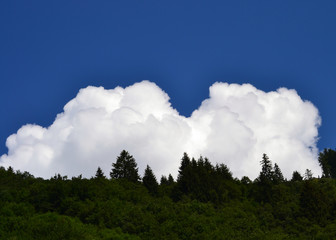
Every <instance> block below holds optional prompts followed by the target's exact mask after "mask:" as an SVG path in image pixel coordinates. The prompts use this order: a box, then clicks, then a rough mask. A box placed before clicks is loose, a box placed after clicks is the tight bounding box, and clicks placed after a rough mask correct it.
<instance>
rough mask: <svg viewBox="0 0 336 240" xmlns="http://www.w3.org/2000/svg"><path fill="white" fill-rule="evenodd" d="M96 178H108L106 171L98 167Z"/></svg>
mask: <svg viewBox="0 0 336 240" xmlns="http://www.w3.org/2000/svg"><path fill="white" fill-rule="evenodd" d="M95 178H97V179H102V178H106V177H105V175H104V173H103V170H102V169H101V168H100V167H98V169H97V171H96V175H95Z"/></svg>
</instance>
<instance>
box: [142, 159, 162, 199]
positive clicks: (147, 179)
mask: <svg viewBox="0 0 336 240" xmlns="http://www.w3.org/2000/svg"><path fill="white" fill-rule="evenodd" d="M142 182H143V184H144V186H145V187H146V188H147V189H148V191H149V192H150V193H151V194H153V195H156V194H157V193H158V187H159V184H158V182H157V181H156V177H155V175H154V173H153V171H152V169H151V168H150V167H149V166H148V165H147V167H146V169H145V173H144V176H143V178H142Z"/></svg>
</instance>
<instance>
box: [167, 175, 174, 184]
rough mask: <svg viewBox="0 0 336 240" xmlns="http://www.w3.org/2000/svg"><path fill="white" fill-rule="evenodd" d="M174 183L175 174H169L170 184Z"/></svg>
mask: <svg viewBox="0 0 336 240" xmlns="http://www.w3.org/2000/svg"><path fill="white" fill-rule="evenodd" d="M173 183H174V178H173V176H172V175H171V174H169V176H168V184H169V185H172V184H173Z"/></svg>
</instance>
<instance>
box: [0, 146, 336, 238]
mask: <svg viewBox="0 0 336 240" xmlns="http://www.w3.org/2000/svg"><path fill="white" fill-rule="evenodd" d="M318 162H319V164H320V166H321V169H322V172H323V175H322V176H321V177H319V178H314V177H313V176H312V173H311V171H310V170H309V169H307V170H306V172H305V173H299V172H297V171H295V172H293V175H292V178H291V179H285V178H284V177H283V175H282V173H281V169H280V166H278V165H277V164H276V163H274V164H273V163H272V161H271V160H270V159H269V157H268V156H267V155H266V154H263V156H261V158H260V173H259V175H258V177H257V178H256V179H254V180H251V179H249V178H248V177H246V176H245V177H242V178H241V179H238V178H235V177H234V176H232V173H231V172H230V169H229V167H228V166H226V165H225V164H216V165H213V164H212V163H211V162H210V161H209V159H207V158H203V157H200V158H199V159H194V158H190V157H189V156H188V154H187V153H184V155H183V156H182V158H181V161H180V167H179V171H178V177H177V179H174V178H173V177H172V176H171V175H168V176H162V177H161V178H160V179H159V180H158V179H156V177H155V174H154V173H153V171H152V169H151V168H150V166H147V168H146V169H145V171H144V173H143V176H142V177H140V175H139V172H138V167H137V163H136V160H135V158H134V157H133V156H132V155H131V154H130V153H128V152H127V151H125V150H123V151H122V152H121V153H120V155H119V156H117V158H116V160H115V161H112V162H111V172H110V173H109V176H105V174H104V173H103V171H102V169H101V168H100V167H98V169H96V170H95V169H93V174H94V173H95V175H94V176H93V177H92V178H90V179H87V178H83V177H82V176H81V175H79V176H77V177H72V178H71V179H69V178H68V177H67V176H61V175H60V174H57V175H55V176H53V177H51V178H50V179H42V178H38V177H34V176H33V175H31V174H30V173H28V172H20V171H19V170H14V169H13V168H11V167H9V168H7V169H5V168H3V167H1V168H0V239H13V240H14V239H28V240H29V239H35V240H36V239H46V240H48V239H167V240H168V239H169V240H173V239H200V240H201V239H202V240H204V239H336V151H334V150H332V149H325V150H324V151H322V152H321V153H320V154H319V157H318Z"/></svg>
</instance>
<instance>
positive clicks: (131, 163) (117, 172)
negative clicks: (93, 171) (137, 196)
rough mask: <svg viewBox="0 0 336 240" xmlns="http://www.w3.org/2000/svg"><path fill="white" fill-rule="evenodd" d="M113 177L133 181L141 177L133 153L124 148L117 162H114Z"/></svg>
mask: <svg viewBox="0 0 336 240" xmlns="http://www.w3.org/2000/svg"><path fill="white" fill-rule="evenodd" d="M110 176H111V178H114V179H127V180H128V181H131V182H137V181H138V180H139V179H140V176H139V174H138V168H137V163H136V162H135V159H134V158H133V156H132V155H130V154H129V153H128V152H127V151H125V150H123V151H122V152H121V153H120V156H119V157H118V158H117V161H116V163H113V164H112V171H111V172H110Z"/></svg>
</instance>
